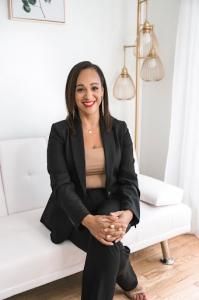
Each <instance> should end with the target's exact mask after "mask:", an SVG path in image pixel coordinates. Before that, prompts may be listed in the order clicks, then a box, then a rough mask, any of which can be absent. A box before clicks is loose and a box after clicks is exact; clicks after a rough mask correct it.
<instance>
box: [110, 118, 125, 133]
mask: <svg viewBox="0 0 199 300" xmlns="http://www.w3.org/2000/svg"><path fill="white" fill-rule="evenodd" d="M112 129H113V130H114V131H118V132H121V133H124V132H125V131H126V130H127V125H126V122H125V121H122V120H119V119H116V118H114V117H112Z"/></svg>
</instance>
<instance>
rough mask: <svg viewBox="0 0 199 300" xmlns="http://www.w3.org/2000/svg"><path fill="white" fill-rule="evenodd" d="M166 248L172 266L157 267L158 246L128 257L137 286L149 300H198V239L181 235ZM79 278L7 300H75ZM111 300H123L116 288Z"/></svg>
mask: <svg viewBox="0 0 199 300" xmlns="http://www.w3.org/2000/svg"><path fill="white" fill-rule="evenodd" d="M169 245H170V251H171V254H172V256H173V257H174V258H175V263H174V265H173V266H165V265H163V264H161V263H160V261H159V259H160V258H161V247H160V244H157V245H155V246H151V247H148V248H146V249H144V250H140V251H138V252H136V253H134V254H131V262H132V264H133V266H134V269H135V271H136V273H137V274H138V278H139V281H140V283H141V284H142V285H143V286H144V287H145V288H146V291H147V294H148V296H149V299H150V300H199V239H197V238H196V237H195V236H194V235H182V236H179V237H176V238H173V239H171V240H170V241H169ZM81 275H82V273H78V274H75V275H72V276H69V277H66V278H64V279H60V280H57V281H55V282H53V283H49V284H46V285H44V286H42V287H39V288H36V289H34V290H31V291H28V292H25V293H22V294H19V295H17V296H14V297H11V298H9V300H78V299H80V286H81ZM93 300H94V299H93ZM102 300H103V299H102ZM114 300H127V298H126V297H125V296H124V295H123V294H122V291H121V289H120V288H119V287H118V286H117V287H116V292H115V296H114Z"/></svg>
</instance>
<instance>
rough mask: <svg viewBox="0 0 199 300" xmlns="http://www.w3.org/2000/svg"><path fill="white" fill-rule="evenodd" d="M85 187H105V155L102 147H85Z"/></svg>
mask: <svg viewBox="0 0 199 300" xmlns="http://www.w3.org/2000/svg"><path fill="white" fill-rule="evenodd" d="M85 166H86V188H101V187H105V182H106V175H105V157H104V149H103V147H100V148H94V149H85Z"/></svg>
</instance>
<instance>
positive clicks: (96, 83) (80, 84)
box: [76, 82, 100, 87]
mask: <svg viewBox="0 0 199 300" xmlns="http://www.w3.org/2000/svg"><path fill="white" fill-rule="evenodd" d="M94 84H95V85H100V83H99V82H92V83H91V84H90V85H94ZM77 86H84V85H83V84H82V83H79V84H77V85H76V87H77Z"/></svg>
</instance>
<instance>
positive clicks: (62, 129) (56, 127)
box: [50, 119, 69, 137]
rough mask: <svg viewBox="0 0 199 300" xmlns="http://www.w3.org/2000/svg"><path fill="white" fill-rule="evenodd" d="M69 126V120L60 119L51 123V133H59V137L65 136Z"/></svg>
mask: <svg viewBox="0 0 199 300" xmlns="http://www.w3.org/2000/svg"><path fill="white" fill-rule="evenodd" d="M68 128H69V127H68V122H67V120H66V119H65V120H61V121H58V122H55V123H53V124H52V125H51V130H50V134H51V135H57V136H59V137H65V135H66V133H67V132H68Z"/></svg>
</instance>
